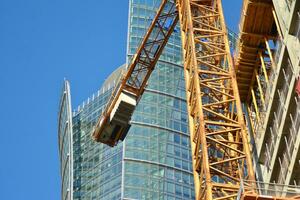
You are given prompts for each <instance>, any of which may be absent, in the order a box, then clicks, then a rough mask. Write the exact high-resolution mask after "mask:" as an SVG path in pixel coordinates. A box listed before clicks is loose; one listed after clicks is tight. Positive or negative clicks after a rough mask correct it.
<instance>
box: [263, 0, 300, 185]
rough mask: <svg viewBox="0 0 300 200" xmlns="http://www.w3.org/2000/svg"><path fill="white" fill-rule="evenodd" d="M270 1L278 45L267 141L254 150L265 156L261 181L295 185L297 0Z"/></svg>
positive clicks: (299, 158) (298, 157)
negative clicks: (277, 34)
mask: <svg viewBox="0 0 300 200" xmlns="http://www.w3.org/2000/svg"><path fill="white" fill-rule="evenodd" d="M273 4H274V11H275V13H276V18H277V19H276V20H277V22H278V30H279V32H280V34H279V35H280V41H279V42H280V45H279V47H278V48H277V54H276V55H275V56H274V58H275V59H274V60H275V62H276V65H277V66H276V72H275V73H274V79H273V80H274V83H273V85H274V87H273V89H272V92H271V95H270V96H271V98H270V106H269V108H268V110H267V111H266V120H265V124H266V125H265V126H264V127H265V128H266V133H268V132H269V133H270V134H264V136H265V139H264V141H268V143H266V144H269V145H268V146H265V147H266V148H261V147H260V146H263V145H262V142H260V143H259V145H260V146H259V147H260V148H259V149H258V150H259V152H260V155H261V156H263V155H265V157H266V159H265V163H266V165H265V166H266V167H264V168H263V171H264V173H263V178H264V181H265V182H271V183H272V182H275V183H279V184H283V185H299V184H300V151H299V147H300V137H299V135H300V98H299V95H298V94H297V93H296V85H297V82H298V81H299V70H300V42H299V40H300V10H299V9H300V1H299V0H287V1H275V0H273ZM268 130H270V131H268ZM271 130H272V131H271ZM273 130H274V131H273ZM262 138H264V137H262ZM261 140H262V139H261ZM261 140H260V141H261ZM269 141H270V142H269ZM262 150H264V152H262Z"/></svg>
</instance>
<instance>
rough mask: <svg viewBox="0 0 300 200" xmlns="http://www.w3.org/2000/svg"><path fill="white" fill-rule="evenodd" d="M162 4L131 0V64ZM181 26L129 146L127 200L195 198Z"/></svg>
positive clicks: (155, 74) (136, 120)
mask: <svg viewBox="0 0 300 200" xmlns="http://www.w3.org/2000/svg"><path fill="white" fill-rule="evenodd" d="M159 5H160V0H130V6H129V27H128V31H129V33H128V49H127V56H128V58H127V60H128V62H130V59H131V56H132V55H133V54H134V53H135V52H136V49H137V47H138V45H139V43H140V41H141V40H142V38H143V36H144V34H145V32H146V30H147V28H148V26H149V24H150V22H151V20H152V19H153V17H154V16H155V12H156V10H157V8H158V6H159ZM179 30H180V29H179V26H177V27H176V29H175V31H174V33H173V34H172V36H171V37H170V39H169V42H168V44H167V46H166V47H165V49H164V51H163V54H162V56H161V57H160V60H159V61H158V63H157V65H156V68H155V70H154V71H153V73H152V75H151V77H150V80H149V81H148V86H147V89H146V91H145V92H144V95H143V97H142V98H141V101H140V102H139V105H138V106H137V108H136V110H135V113H134V115H133V118H132V126H131V129H130V131H129V133H128V135H127V138H126V140H125V143H124V147H123V148H124V175H123V182H124V184H123V187H124V193H123V197H124V199H194V190H193V176H192V173H191V172H192V165H191V156H190V144H189V132H188V121H187V106H186V101H185V84H184V76H183V65H182V58H181V55H182V52H181V40H180V32H179Z"/></svg>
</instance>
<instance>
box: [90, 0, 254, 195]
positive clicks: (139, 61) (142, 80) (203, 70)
mask: <svg viewBox="0 0 300 200" xmlns="http://www.w3.org/2000/svg"><path fill="white" fill-rule="evenodd" d="M178 21H179V23H180V28H181V38H182V49H183V61H184V76H185V85H186V99H187V105H188V116H189V130H190V141H191V150H192V152H191V153H192V165H193V174H194V182H195V193H196V195H195V196H196V199H208V200H213V199H216V200H221V199H236V198H237V196H238V193H239V189H240V185H241V183H242V182H243V181H244V180H247V182H245V183H244V188H245V189H246V190H247V191H250V192H253V193H256V187H255V184H254V183H255V175H254V169H253V165H252V160H251V152H250V148H249V142H248V133H247V128H246V125H245V120H244V116H243V110H242V104H241V100H240V96H239V91H238V85H237V80H236V74H235V70H234V66H233V62H232V58H231V54H230V49H229V43H228V38H227V31H226V25H225V20H224V16H223V10H222V3H221V0H176V1H175V0H162V3H161V5H160V7H159V9H158V11H157V14H156V16H155V17H154V19H153V21H152V23H151V24H150V27H149V29H148V31H147V33H146V35H145V37H144V38H143V41H142V42H141V44H140V46H139V48H138V50H137V53H136V54H135V55H134V56H133V58H132V60H131V63H130V64H129V66H128V70H127V72H126V74H124V75H123V77H122V79H121V80H120V83H118V84H117V86H116V87H115V90H114V91H113V93H112V96H111V98H110V100H109V102H108V104H107V107H106V108H105V110H104V112H103V113H102V116H101V117H100V119H99V121H98V123H97V124H96V126H95V130H94V132H93V138H94V139H95V140H96V141H98V142H102V143H105V144H108V145H110V146H114V145H116V143H117V142H118V141H119V140H123V139H124V138H125V136H126V134H127V132H128V130H129V127H130V118H131V115H132V113H133V111H134V109H135V106H136V105H137V103H138V101H139V100H140V98H141V95H142V94H143V91H144V89H145V87H146V84H147V81H148V78H149V77H150V75H151V73H152V71H153V69H154V67H155V64H156V63H157V60H158V59H159V56H160V55H161V53H162V51H163V49H164V47H165V45H166V44H167V41H168V39H169V37H170V35H171V34H172V32H173V30H174V28H175V26H176V24H177V22H178ZM251 183H253V184H251ZM244 199H246V197H244Z"/></svg>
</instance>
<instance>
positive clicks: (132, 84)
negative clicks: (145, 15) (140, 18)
mask: <svg viewBox="0 0 300 200" xmlns="http://www.w3.org/2000/svg"><path fill="white" fill-rule="evenodd" d="M177 22H178V12H177V9H176V7H175V4H174V3H173V2H170V1H168V0H163V1H162V3H161V5H160V7H159V9H158V11H157V14H156V16H155V17H154V19H153V21H152V23H151V24H150V27H149V29H148V31H147V33H146V35H145V36H144V38H143V40H142V42H141V44H140V46H139V48H138V50H137V52H136V54H135V55H134V56H133V58H132V60H131V63H130V65H129V67H128V70H127V73H126V74H125V75H124V76H123V77H122V79H121V83H120V85H117V86H116V88H115V91H114V92H113V95H112V97H111V98H110V100H109V102H108V104H107V107H106V108H105V109H104V112H103V113H102V116H101V118H100V119H99V120H98V122H97V124H96V126H95V130H94V133H93V138H94V139H95V140H96V141H98V142H102V143H105V144H107V145H110V146H114V145H116V143H117V142H118V141H119V140H123V139H124V138H125V136H126V134H127V132H128V129H129V127H130V124H129V121H130V118H131V115H132V113H133V110H134V108H135V106H136V104H137V102H138V101H139V99H140V97H141V95H142V94H143V92H144V89H145V87H146V83H147V81H148V79H149V77H150V75H151V73H152V71H153V69H154V67H155V65H156V63H157V60H158V58H159V57H160V55H161V53H162V51H163V49H164V47H165V46H166V44H167V42H168V39H169V37H170V36H171V34H172V32H173V30H174V28H175V26H176V24H177Z"/></svg>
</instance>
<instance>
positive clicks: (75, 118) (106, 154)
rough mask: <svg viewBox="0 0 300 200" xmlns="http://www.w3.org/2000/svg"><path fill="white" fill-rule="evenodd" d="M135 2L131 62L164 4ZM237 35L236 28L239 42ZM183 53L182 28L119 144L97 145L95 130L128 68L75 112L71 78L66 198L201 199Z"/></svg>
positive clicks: (65, 101)
mask: <svg viewBox="0 0 300 200" xmlns="http://www.w3.org/2000/svg"><path fill="white" fill-rule="evenodd" d="M129 5H130V6H129V18H128V19H129V23H128V43H127V44H128V46H127V64H128V63H129V62H130V60H131V57H132V55H133V54H134V53H135V51H136V49H137V47H138V45H139V43H140V41H141V40H142V38H143V36H144V34H145V32H146V30H147V28H148V26H149V24H150V22H151V20H152V18H153V16H154V15H155V12H156V10H157V8H158V6H159V5H160V1H157V0H143V1H141V0H130V1H129ZM235 37H236V36H235V34H234V33H232V32H230V33H229V38H230V39H231V42H232V47H233V46H235V45H234V44H235ZM181 55H182V53H181V40H180V33H179V27H178V26H177V27H176V28H175V31H174V33H173V34H172V36H171V37H170V39H169V42H168V44H167V46H166V48H165V49H164V52H163V54H162V55H161V57H160V60H159V61H158V63H157V66H156V69H155V70H154V72H153V74H152V76H151V77H150V80H149V82H148V86H147V88H146V90H145V92H144V94H143V97H142V99H141V100H140V102H139V105H138V106H137V108H136V110H135V113H134V115H133V117H132V122H131V124H132V126H131V129H130V131H129V133H128V135H127V138H126V140H125V141H124V142H122V143H119V144H118V145H117V146H116V147H114V148H111V147H108V146H106V145H103V144H99V143H95V142H94V141H93V140H92V138H91V133H92V131H93V126H94V125H95V123H96V122H97V120H98V118H99V116H100V114H101V112H102V111H103V109H104V107H105V105H106V103H107V101H108V99H109V98H110V95H111V93H112V91H113V89H114V88H115V86H116V85H117V84H118V81H119V79H120V76H121V74H122V73H123V72H124V71H125V70H126V66H127V65H123V66H120V67H119V68H118V69H116V70H115V71H114V72H113V73H112V74H111V75H110V76H109V77H108V78H107V80H106V81H105V83H104V84H103V86H102V87H101V89H100V90H99V91H98V92H97V93H96V94H93V95H92V96H91V97H90V98H88V99H87V101H85V102H84V103H83V104H82V105H80V106H79V107H78V108H77V109H76V110H75V111H74V112H73V113H72V114H71V101H70V86H69V83H68V82H67V81H65V83H64V88H63V93H62V98H61V99H62V100H61V104H60V114H59V141H60V149H59V150H60V155H61V163H62V164H61V172H62V199H63V200H69V199H74V200H85V199H86V200H87V199H88V200H91V199H92V200H94V199H184V200H186V199H194V187H193V175H192V165H191V155H190V154H191V153H190V152H191V150H190V145H189V141H190V140H189V132H188V124H187V123H188V122H187V106H186V101H185V84H184V77H183V66H182V58H181ZM66 109H67V112H66V111H65V110H66ZM66 126H67V127H68V129H66V130H65V128H61V127H66ZM61 143H64V145H62V144H61ZM65 143H66V144H65ZM71 144H72V145H71ZM64 160H67V161H64ZM66 162H67V164H63V163H66Z"/></svg>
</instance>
